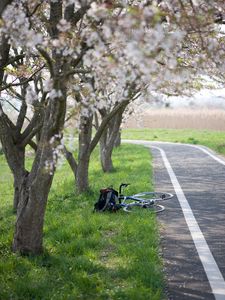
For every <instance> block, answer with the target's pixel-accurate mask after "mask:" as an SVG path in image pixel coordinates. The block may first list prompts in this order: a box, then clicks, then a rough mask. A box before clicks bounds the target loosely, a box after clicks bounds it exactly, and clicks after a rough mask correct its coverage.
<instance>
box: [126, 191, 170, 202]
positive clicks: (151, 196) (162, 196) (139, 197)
mask: <svg viewBox="0 0 225 300" xmlns="http://www.w3.org/2000/svg"><path fill="white" fill-rule="evenodd" d="M132 198H133V199H134V200H136V201H144V202H151V201H154V202H155V201H156V202H157V201H162V200H169V199H171V198H173V194H171V193H162V192H143V193H139V194H136V195H132Z"/></svg>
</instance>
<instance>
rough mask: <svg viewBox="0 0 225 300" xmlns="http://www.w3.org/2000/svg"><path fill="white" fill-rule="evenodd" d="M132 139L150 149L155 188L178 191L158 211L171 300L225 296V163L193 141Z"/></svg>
mask: <svg viewBox="0 0 225 300" xmlns="http://www.w3.org/2000/svg"><path fill="white" fill-rule="evenodd" d="M130 142H133V143H137V144H144V145H145V146H147V147H150V148H151V152H152V155H153V167H154V179H155V189H156V190H160V191H162V190H163V191H167V192H172V193H174V194H175V195H176V196H175V197H174V198H173V199H172V200H169V201H167V202H164V204H165V208H166V209H165V211H164V212H163V213H162V214H160V215H159V221H160V225H161V226H160V227H161V237H162V239H161V247H162V255H163V259H164V264H165V272H166V274H167V282H168V298H169V299H173V300H191V299H193V300H195V299H196V300H197V299H206V300H211V299H216V300H225V281H224V278H225V161H224V160H223V159H221V158H220V157H218V156H217V155H216V154H214V155H213V154H211V153H212V152H211V151H210V150H206V149H205V148H200V147H195V146H191V145H184V144H173V143H160V142H157V143H156V142H144V141H130ZM216 159H217V160H216Z"/></svg>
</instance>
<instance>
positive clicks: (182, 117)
mask: <svg viewBox="0 0 225 300" xmlns="http://www.w3.org/2000/svg"><path fill="white" fill-rule="evenodd" d="M124 128H171V129H208V130H219V131H224V130H225V110H224V109H209V108H207V109H204V108H203V109H199V108H198V109H184V108H179V109H171V108H163V109H152V110H150V109H148V110H146V111H145V112H143V113H141V114H139V115H135V116H134V115H131V116H130V117H129V119H128V120H127V121H126V122H125V124H124Z"/></svg>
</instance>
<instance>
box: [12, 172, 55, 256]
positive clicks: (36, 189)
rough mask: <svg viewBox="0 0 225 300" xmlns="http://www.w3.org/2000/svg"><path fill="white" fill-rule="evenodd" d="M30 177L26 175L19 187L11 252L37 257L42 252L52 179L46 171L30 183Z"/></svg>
mask: <svg viewBox="0 0 225 300" xmlns="http://www.w3.org/2000/svg"><path fill="white" fill-rule="evenodd" d="M43 171H44V170H43ZM30 175H31V174H30ZM30 175H28V174H27V176H25V177H24V178H23V182H22V185H21V187H20V191H19V196H20V201H19V205H18V208H17V220H16V229H15V233H14V240H13V251H15V252H19V253H21V254H23V255H27V254H34V255H37V254H40V253H41V252H42V250H43V245H42V236H43V223H44V215H45V208H46V203H47V198H48V193H49V190H50V187H51V183H52V178H53V176H52V175H50V174H47V173H46V171H45V175H44V176H43V177H39V178H36V179H35V180H34V181H31V178H30Z"/></svg>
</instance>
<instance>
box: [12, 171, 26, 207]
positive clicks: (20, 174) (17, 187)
mask: <svg viewBox="0 0 225 300" xmlns="http://www.w3.org/2000/svg"><path fill="white" fill-rule="evenodd" d="M28 174H29V173H28V172H27V171H26V170H25V169H20V170H17V172H15V173H14V174H13V177H14V197H13V211H14V212H16V211H17V207H18V205H19V201H20V191H21V187H22V183H23V180H24V177H26V176H27V175H28Z"/></svg>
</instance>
